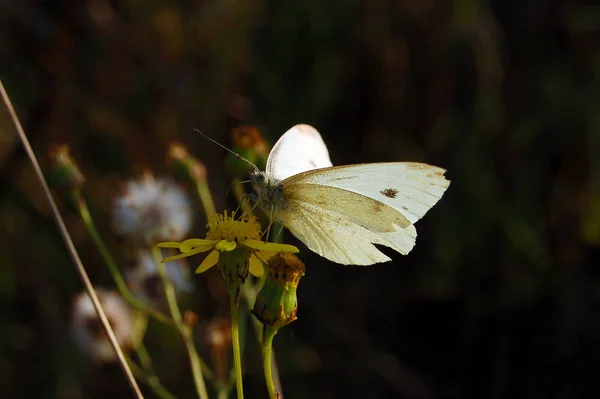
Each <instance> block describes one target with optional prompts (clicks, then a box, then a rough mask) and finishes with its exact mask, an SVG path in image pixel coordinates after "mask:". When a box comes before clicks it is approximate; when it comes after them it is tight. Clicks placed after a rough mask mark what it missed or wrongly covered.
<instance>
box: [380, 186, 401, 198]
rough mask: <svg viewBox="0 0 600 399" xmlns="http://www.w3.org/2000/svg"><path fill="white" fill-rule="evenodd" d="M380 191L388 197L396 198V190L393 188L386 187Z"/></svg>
mask: <svg viewBox="0 0 600 399" xmlns="http://www.w3.org/2000/svg"><path fill="white" fill-rule="evenodd" d="M380 193H381V194H383V195H385V196H386V197H388V198H396V195H398V190H396V189H395V188H386V189H385V190H381V191H380Z"/></svg>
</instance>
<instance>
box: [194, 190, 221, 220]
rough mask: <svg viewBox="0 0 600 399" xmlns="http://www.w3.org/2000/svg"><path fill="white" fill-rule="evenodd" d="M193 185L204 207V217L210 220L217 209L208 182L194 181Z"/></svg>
mask: <svg viewBox="0 0 600 399" xmlns="http://www.w3.org/2000/svg"><path fill="white" fill-rule="evenodd" d="M195 185H196V191H198V197H200V202H202V206H203V207H204V214H205V215H206V219H207V220H210V218H212V217H213V216H214V215H215V214H216V213H217V211H216V209H215V203H214V201H213V198H212V194H211V193H210V189H209V188H208V184H207V183H206V182H195Z"/></svg>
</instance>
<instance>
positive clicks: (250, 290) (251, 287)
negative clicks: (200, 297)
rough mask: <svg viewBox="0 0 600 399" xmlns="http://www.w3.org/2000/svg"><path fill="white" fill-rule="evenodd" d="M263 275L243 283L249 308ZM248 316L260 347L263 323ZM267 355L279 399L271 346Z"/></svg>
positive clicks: (279, 390) (279, 389)
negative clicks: (258, 278)
mask: <svg viewBox="0 0 600 399" xmlns="http://www.w3.org/2000/svg"><path fill="white" fill-rule="evenodd" d="M263 277H264V275H263V276H261V278H260V280H259V282H258V284H252V283H251V282H249V281H248V282H246V284H244V290H243V291H242V293H243V294H244V297H245V298H246V302H247V303H248V307H249V308H251V309H252V308H253V307H254V302H255V301H256V293H257V292H258V289H257V286H258V287H260V286H261V285H262V282H264V278H263ZM250 318H251V319H252V327H254V332H255V335H256V338H257V340H258V343H259V344H260V345H261V347H262V345H263V342H262V341H263V328H264V325H263V324H262V323H261V322H260V321H259V320H258V319H257V318H256V317H250ZM269 357H271V368H270V370H271V376H272V381H273V384H274V385H275V389H276V391H277V392H279V399H282V398H283V393H282V389H281V380H280V379H279V369H278V367H277V360H276V358H275V352H274V351H273V348H271V349H270V354H269Z"/></svg>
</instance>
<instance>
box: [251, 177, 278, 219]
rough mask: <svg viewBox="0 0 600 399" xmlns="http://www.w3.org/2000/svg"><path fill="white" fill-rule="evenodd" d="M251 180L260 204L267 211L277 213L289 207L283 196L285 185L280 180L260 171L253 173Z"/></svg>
mask: <svg viewBox="0 0 600 399" xmlns="http://www.w3.org/2000/svg"><path fill="white" fill-rule="evenodd" d="M250 179H251V180H252V185H253V186H254V190H256V193H257V194H258V203H259V204H260V205H261V206H262V207H263V208H264V209H265V210H266V211H268V212H275V213H277V212H278V211H281V210H284V209H285V208H286V207H287V201H286V199H285V197H284V195H283V185H282V184H281V182H280V181H279V180H277V179H275V178H273V177H271V176H269V175H268V174H267V173H266V172H260V171H255V172H252V173H251V175H250Z"/></svg>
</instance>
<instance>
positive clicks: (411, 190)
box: [282, 162, 450, 223]
mask: <svg viewBox="0 0 600 399" xmlns="http://www.w3.org/2000/svg"><path fill="white" fill-rule="evenodd" d="M445 172H446V171H445V170H444V169H442V168H438V167H436V166H431V165H427V164H423V163H416V162H386V163H368V164H358V165H345V166H334V167H331V168H327V169H318V170H310V171H306V172H304V173H300V174H298V175H295V176H292V177H290V178H288V179H287V180H284V181H283V182H282V183H283V185H284V187H285V186H287V185H292V184H300V183H303V184H315V185H322V186H327V187H336V188H340V189H343V190H347V191H351V192H354V193H357V194H361V195H363V196H366V197H369V198H372V199H373V200H376V201H380V202H382V203H384V204H386V205H389V206H391V207H392V208H394V209H395V210H397V211H398V212H400V213H402V215H404V216H405V217H406V218H407V219H408V220H409V221H410V222H411V223H415V222H416V221H417V220H419V219H420V218H421V217H423V215H425V213H426V212H427V211H428V210H429V209H431V207H432V206H433V205H435V204H436V203H437V201H438V200H439V199H440V198H441V196H442V195H443V194H444V192H445V191H446V189H447V188H448V186H449V184H450V182H449V181H448V180H446V178H445V177H444V173H445Z"/></svg>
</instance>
